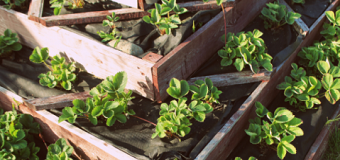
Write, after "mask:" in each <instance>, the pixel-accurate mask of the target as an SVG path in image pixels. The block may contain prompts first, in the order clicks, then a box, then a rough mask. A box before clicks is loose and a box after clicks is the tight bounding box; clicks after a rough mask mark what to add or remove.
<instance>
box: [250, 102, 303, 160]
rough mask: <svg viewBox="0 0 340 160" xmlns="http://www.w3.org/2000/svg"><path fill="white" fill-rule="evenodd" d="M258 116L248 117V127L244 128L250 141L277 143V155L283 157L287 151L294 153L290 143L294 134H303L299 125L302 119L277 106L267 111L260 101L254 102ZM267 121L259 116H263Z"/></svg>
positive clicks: (253, 142)
mask: <svg viewBox="0 0 340 160" xmlns="http://www.w3.org/2000/svg"><path fill="white" fill-rule="evenodd" d="M255 106H256V114H257V116H258V117H256V118H255V119H250V120H249V122H250V124H249V128H248V129H246V130H245V132H246V134H248V135H249V136H250V143H252V144H259V143H261V142H262V141H265V143H266V144H267V145H273V144H276V145H277V150H276V151H277V156H278V157H279V158H280V159H284V157H285V156H286V154H287V151H288V152H289V153H291V154H296V148H295V147H294V146H293V145H292V144H291V142H292V141H293V140H294V139H295V137H296V136H303V134H304V133H303V130H302V129H301V128H300V127H299V126H300V125H301V124H302V120H301V119H299V118H296V117H295V116H294V115H293V113H292V112H291V111H289V110H288V109H286V108H284V107H279V108H277V109H276V110H275V112H274V113H271V112H269V111H268V110H267V109H266V108H265V107H264V106H263V105H262V104H261V103H260V102H256V103H255ZM265 116H266V118H267V119H268V120H269V121H265V120H263V121H262V123H261V118H263V117H265Z"/></svg>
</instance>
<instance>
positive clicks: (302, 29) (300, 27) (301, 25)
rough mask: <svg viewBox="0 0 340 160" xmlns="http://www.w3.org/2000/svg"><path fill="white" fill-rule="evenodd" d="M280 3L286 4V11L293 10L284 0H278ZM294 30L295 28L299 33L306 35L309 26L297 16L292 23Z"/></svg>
mask: <svg viewBox="0 0 340 160" xmlns="http://www.w3.org/2000/svg"><path fill="white" fill-rule="evenodd" d="M279 2H280V4H283V5H285V6H286V8H287V11H289V12H294V10H293V9H292V8H290V6H289V5H288V4H287V3H286V1H285V0H279ZM293 26H294V28H295V30H297V31H298V32H299V33H300V34H302V35H304V36H306V35H307V33H308V31H309V28H308V26H307V25H306V23H305V22H303V20H302V19H301V18H298V19H296V20H295V22H294V24H293Z"/></svg>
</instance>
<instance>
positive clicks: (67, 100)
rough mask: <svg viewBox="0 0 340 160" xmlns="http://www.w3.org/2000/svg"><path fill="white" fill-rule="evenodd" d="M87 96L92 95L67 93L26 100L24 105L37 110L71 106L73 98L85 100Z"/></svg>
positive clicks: (87, 93)
mask: <svg viewBox="0 0 340 160" xmlns="http://www.w3.org/2000/svg"><path fill="white" fill-rule="evenodd" d="M88 97H92V96H91V95H90V94H89V92H80V93H69V94H62V95H58V96H51V97H45V98H35V99H32V100H26V101H25V102H24V103H25V105H26V106H28V108H30V109H32V110H34V111H39V110H43V109H54V108H64V107H67V106H73V104H72V101H73V100H75V99H80V100H86V99H87V98H88Z"/></svg>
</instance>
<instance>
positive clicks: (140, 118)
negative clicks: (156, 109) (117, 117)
mask: <svg viewBox="0 0 340 160" xmlns="http://www.w3.org/2000/svg"><path fill="white" fill-rule="evenodd" d="M130 116H132V117H136V118H138V119H140V120H143V121H145V122H148V123H150V124H152V125H154V126H157V125H156V124H155V123H152V122H150V121H148V120H146V119H144V118H141V117H138V116H135V115H130Z"/></svg>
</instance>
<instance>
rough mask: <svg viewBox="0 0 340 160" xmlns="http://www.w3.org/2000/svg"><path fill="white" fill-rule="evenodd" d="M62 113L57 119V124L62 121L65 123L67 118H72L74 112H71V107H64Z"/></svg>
mask: <svg viewBox="0 0 340 160" xmlns="http://www.w3.org/2000/svg"><path fill="white" fill-rule="evenodd" d="M62 113H63V114H62V115H61V116H60V117H59V120H58V123H60V122H62V121H65V120H67V119H68V118H70V117H73V116H74V112H73V110H72V108H71V107H65V108H64V109H63V110H62Z"/></svg>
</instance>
